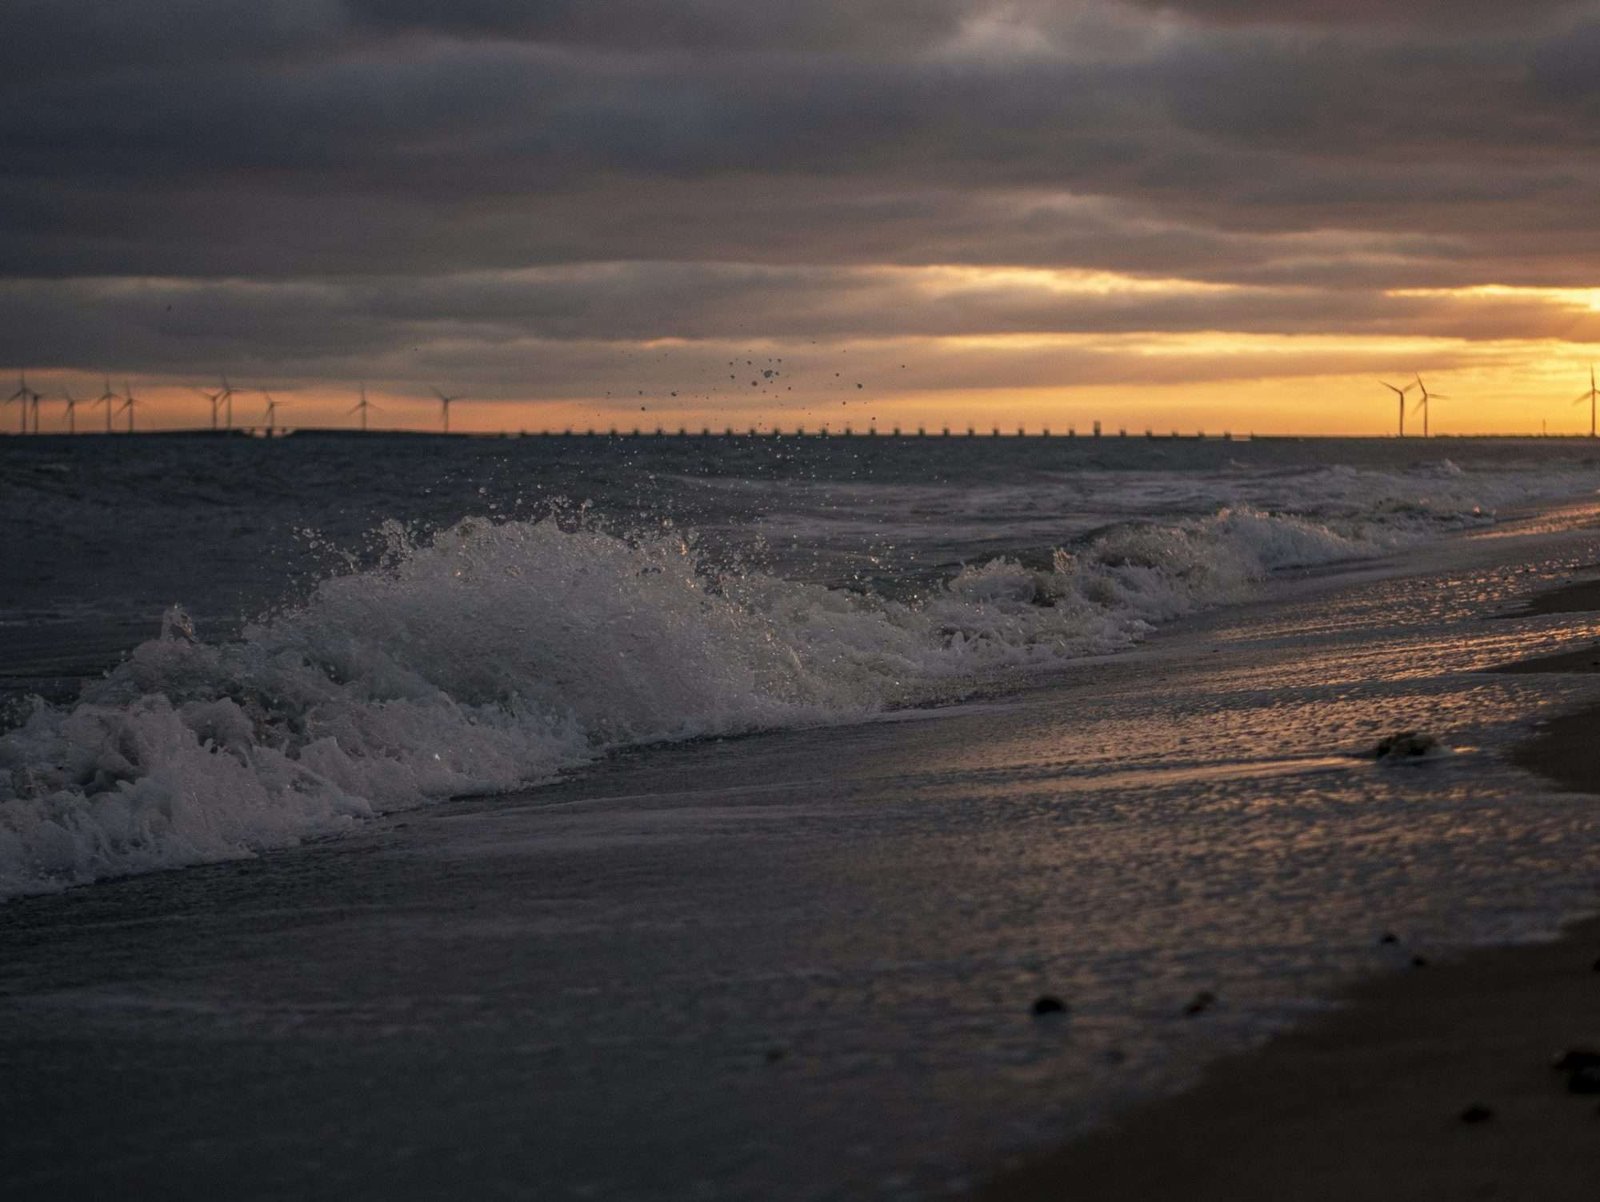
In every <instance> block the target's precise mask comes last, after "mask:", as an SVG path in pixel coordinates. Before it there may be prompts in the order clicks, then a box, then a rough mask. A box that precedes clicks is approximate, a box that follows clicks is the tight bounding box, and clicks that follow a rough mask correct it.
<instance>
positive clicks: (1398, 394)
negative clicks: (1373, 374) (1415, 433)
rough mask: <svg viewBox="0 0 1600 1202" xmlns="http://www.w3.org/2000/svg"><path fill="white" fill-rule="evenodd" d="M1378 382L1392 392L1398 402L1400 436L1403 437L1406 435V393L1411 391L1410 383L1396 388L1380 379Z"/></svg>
mask: <svg viewBox="0 0 1600 1202" xmlns="http://www.w3.org/2000/svg"><path fill="white" fill-rule="evenodd" d="M1378 382H1379V383H1380V384H1383V386H1384V387H1385V388H1387V389H1388V390H1389V391H1390V392H1392V393H1394V395H1395V399H1396V400H1398V401H1399V402H1400V437H1401V438H1404V437H1405V436H1406V393H1408V392H1410V391H1411V385H1409V384H1407V385H1406V386H1405V387H1404V388H1396V387H1395V386H1394V385H1393V384H1389V383H1385V382H1384V381H1382V380H1379V381H1378Z"/></svg>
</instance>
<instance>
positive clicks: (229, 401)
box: [195, 376, 233, 430]
mask: <svg viewBox="0 0 1600 1202" xmlns="http://www.w3.org/2000/svg"><path fill="white" fill-rule="evenodd" d="M195 391H196V392H198V393H199V394H200V395H201V396H203V397H205V398H206V400H208V401H210V402H211V428H212V430H215V429H216V428H217V418H218V416H219V415H220V414H221V413H222V407H223V405H224V404H226V405H227V407H228V429H230V430H231V429H233V385H231V384H229V383H228V377H227V376H223V377H222V387H221V388H219V389H217V391H215V392H207V391H206V390H205V389H204V388H196V389H195Z"/></svg>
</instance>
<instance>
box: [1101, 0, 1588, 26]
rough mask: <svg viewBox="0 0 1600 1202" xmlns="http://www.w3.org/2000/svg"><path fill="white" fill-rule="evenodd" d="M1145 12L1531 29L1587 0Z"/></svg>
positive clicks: (1448, 0)
mask: <svg viewBox="0 0 1600 1202" xmlns="http://www.w3.org/2000/svg"><path fill="white" fill-rule="evenodd" d="M1133 2H1134V3H1135V4H1137V5H1138V6H1139V7H1141V8H1147V9H1151V10H1154V11H1157V12H1164V13H1176V14H1180V15H1182V16H1186V17H1192V18H1196V19H1199V20H1204V21H1216V22H1222V23H1225V24H1238V25H1284V24H1292V25H1311V26H1352V25H1369V26H1377V27H1395V26H1399V27H1407V26H1416V27H1424V28H1426V27H1434V28H1438V29H1441V30H1442V31H1444V32H1445V33H1446V34H1448V33H1449V31H1451V30H1453V29H1459V28H1462V27H1466V28H1479V27H1484V26H1488V27H1507V26H1510V27H1516V28H1527V27H1528V25H1529V24H1531V23H1534V22H1537V21H1538V20H1540V19H1541V18H1549V17H1550V16H1552V15H1560V14H1564V13H1569V12H1573V11H1577V10H1581V9H1583V8H1584V7H1585V4H1584V3H1583V0H1520V2H1519V3H1515V4H1508V3H1506V2H1505V0H1133Z"/></svg>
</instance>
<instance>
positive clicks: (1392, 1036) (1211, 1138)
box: [974, 581, 1600, 1202]
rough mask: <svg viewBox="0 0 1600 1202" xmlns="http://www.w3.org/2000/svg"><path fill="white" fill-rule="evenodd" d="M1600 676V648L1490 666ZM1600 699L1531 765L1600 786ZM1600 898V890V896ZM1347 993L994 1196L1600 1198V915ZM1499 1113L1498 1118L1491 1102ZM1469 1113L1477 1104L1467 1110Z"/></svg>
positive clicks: (1009, 1178) (1594, 591) (985, 1194)
mask: <svg viewBox="0 0 1600 1202" xmlns="http://www.w3.org/2000/svg"><path fill="white" fill-rule="evenodd" d="M1594 611H1600V581H1584V582H1579V583H1576V584H1565V585H1560V586H1555V587H1553V588H1550V589H1547V590H1543V591H1541V592H1539V593H1536V594H1534V595H1533V596H1532V597H1530V598H1529V599H1528V601H1527V604H1526V607H1525V608H1521V609H1519V610H1517V611H1516V612H1515V613H1513V614H1508V615H1503V616H1507V617H1523V616H1528V615H1534V614H1560V613H1579V612H1594ZM1490 671H1496V672H1511V673H1517V674H1523V673H1541V672H1562V673H1569V672H1582V673H1593V672H1596V671H1600V645H1596V646H1593V647H1590V646H1581V647H1579V648H1578V649H1575V650H1572V651H1566V652H1562V653H1558V654H1556V655H1547V656H1538V657H1530V658H1528V659H1523V660H1518V661H1514V662H1512V663H1509V664H1505V665H1501V666H1499V667H1497V668H1493V669H1490ZM1597 727H1600V704H1591V705H1587V706H1583V707H1581V708H1579V709H1576V710H1569V711H1567V712H1564V713H1561V714H1559V715H1557V716H1556V717H1554V718H1551V719H1548V720H1546V721H1544V722H1543V723H1541V725H1540V727H1539V729H1538V730H1537V731H1536V732H1535V733H1534V734H1532V735H1531V736H1530V737H1528V738H1526V739H1524V740H1522V741H1521V742H1520V743H1518V744H1517V745H1516V746H1515V747H1513V748H1512V749H1511V752H1510V754H1509V756H1508V759H1509V761H1510V762H1511V763H1513V764H1515V765H1517V766H1518V767H1521V768H1523V769H1526V770H1527V771H1529V772H1531V773H1533V774H1535V775H1538V776H1541V777H1543V778H1544V779H1545V780H1547V781H1549V782H1551V783H1552V784H1554V785H1556V786H1557V787H1558V788H1560V789H1562V790H1564V791H1573V792H1583V793H1593V794H1596V795H1600V755H1597V754H1596V753H1595V751H1594V733H1593V732H1594V731H1595V730H1596V729H1597ZM1596 903H1597V904H1600V894H1597V897H1596ZM1334 1000H1335V1002H1336V1003H1337V1005H1336V1008H1335V1009H1333V1010H1331V1011H1329V1012H1328V1013H1326V1014H1323V1015H1319V1016H1317V1017H1315V1018H1313V1019H1311V1020H1309V1021H1308V1022H1305V1023H1303V1024H1298V1025H1296V1026H1295V1027H1294V1028H1292V1029H1290V1030H1287V1031H1284V1032H1281V1033H1279V1034H1278V1035H1275V1036H1273V1037H1272V1038H1271V1039H1269V1040H1268V1041H1267V1042H1266V1043H1265V1044H1263V1045H1261V1046H1259V1047H1257V1048H1254V1049H1251V1050H1249V1051H1245V1052H1240V1053H1235V1054H1233V1055H1231V1056H1227V1057H1225V1058H1223V1059H1221V1060H1219V1061H1217V1062H1216V1063H1214V1064H1213V1065H1211V1066H1210V1067H1209V1068H1208V1069H1206V1070H1205V1072H1204V1073H1203V1074H1202V1076H1201V1077H1200V1079H1199V1080H1198V1081H1197V1082H1196V1083H1195V1084H1194V1085H1192V1086H1191V1087H1189V1088H1187V1089H1185V1090H1184V1091H1182V1092H1181V1093H1178V1094H1175V1095H1172V1096H1169V1097H1165V1098H1161V1099H1157V1100H1155V1101H1151V1102H1147V1103H1144V1104H1142V1105H1139V1106H1136V1107H1135V1108H1134V1109H1132V1110H1130V1111H1128V1112H1126V1113H1124V1114H1122V1115H1120V1116H1117V1117H1114V1118H1112V1119H1111V1120H1110V1121H1109V1122H1108V1123H1107V1124H1106V1125H1105V1126H1102V1127H1099V1128H1096V1129H1094V1130H1092V1131H1090V1132H1088V1133H1086V1134H1084V1135H1082V1136H1080V1137H1077V1138H1075V1139H1072V1140H1070V1141H1069V1142H1067V1143H1066V1144H1064V1145H1062V1146H1060V1147H1058V1148H1056V1149H1054V1150H1053V1151H1050V1152H1047V1153H1045V1154H1043V1155H1042V1156H1037V1157H1035V1158H1033V1159H1031V1160H1030V1161H1029V1162H1027V1163H1026V1164H1023V1165H1021V1166H1019V1167H1016V1168H1013V1169H1009V1170H1006V1171H1004V1172H1001V1173H999V1174H997V1175H996V1176H994V1177H992V1178H990V1179H989V1180H988V1181H987V1182H986V1183H985V1184H984V1186H983V1187H982V1188H980V1189H979V1190H977V1191H976V1193H975V1195H974V1196H975V1197H976V1198H979V1199H981V1200H983V1202H1034V1200H1044V1199H1072V1200H1074V1202H1079V1200H1081V1202H1099V1200H1101V1199H1106V1200H1108V1202H1109V1200H1111V1199H1117V1200H1118V1202H1121V1200H1122V1199H1130V1198H1131V1199H1138V1200H1139V1202H1162V1200H1163V1199H1173V1200H1178V1199H1182V1200H1183V1202H1208V1200H1215V1202H1252V1200H1259V1202H1282V1200H1283V1199H1287V1198H1293V1199H1295V1200H1296V1202H1349V1200H1352V1199H1389V1198H1397V1199H1401V1198H1403V1199H1406V1200H1407V1202H1412V1200H1415V1202H1430V1200H1433V1199H1438V1200H1440V1202H1443V1200H1444V1199H1452V1200H1454V1199H1464V1198H1496V1199H1505V1198H1515V1199H1529V1200H1530V1202H1532V1200H1538V1202H1564V1200H1566V1199H1573V1200H1574V1202H1577V1200H1578V1199H1585V1200H1587V1199H1592V1198H1594V1197H1595V1196H1596V1192H1597V1190H1600V1109H1597V1103H1600V1096H1591V1095H1586V1094H1576V1093H1573V1092H1571V1091H1569V1089H1568V1087H1567V1082H1566V1078H1565V1076H1564V1075H1563V1074H1562V1073H1560V1072H1556V1071H1552V1067H1551V1064H1552V1061H1553V1059H1554V1058H1555V1057H1556V1056H1557V1055H1558V1054H1559V1053H1560V1052H1561V1051H1562V1050H1563V1049H1566V1048H1570V1047H1589V1048H1595V1049H1600V914H1592V915H1590V916H1588V917H1584V918H1578V919H1574V920H1572V921H1570V922H1568V923H1566V924H1564V925H1563V927H1562V928H1561V930H1560V931H1559V932H1558V933H1557V935H1556V936H1555V937H1554V938H1552V939H1551V940H1549V941H1547V942H1541V943H1533V944H1516V945H1509V946H1504V945H1502V946H1490V947H1480V948H1471V949H1467V950H1464V951H1462V952H1460V953H1459V954H1456V955H1452V956H1450V957H1447V958H1443V959H1441V960H1440V961H1438V962H1436V963H1433V964H1427V965H1425V966H1417V967H1414V968H1412V969H1410V970H1401V971H1396V972H1390V973H1385V974H1382V975H1380V976H1376V977H1364V978H1362V979H1360V980H1359V981H1356V982H1355V983H1353V984H1352V985H1350V986H1348V987H1347V988H1345V989H1343V990H1341V991H1340V992H1339V993H1338V995H1337V996H1336V997H1335V999H1334ZM1485 1111H1486V1112H1487V1113H1484V1112H1485ZM1464 1116H1468V1117H1464Z"/></svg>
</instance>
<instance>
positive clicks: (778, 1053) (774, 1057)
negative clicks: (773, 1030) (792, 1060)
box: [767, 1048, 789, 1064]
mask: <svg viewBox="0 0 1600 1202" xmlns="http://www.w3.org/2000/svg"><path fill="white" fill-rule="evenodd" d="M788 1054H789V1053H788V1052H786V1051H784V1050H783V1049H782V1048H768V1049H767V1063H768V1064H777V1063H778V1061H780V1060H782V1059H783V1058H784V1057H785V1056H787V1055H788Z"/></svg>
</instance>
